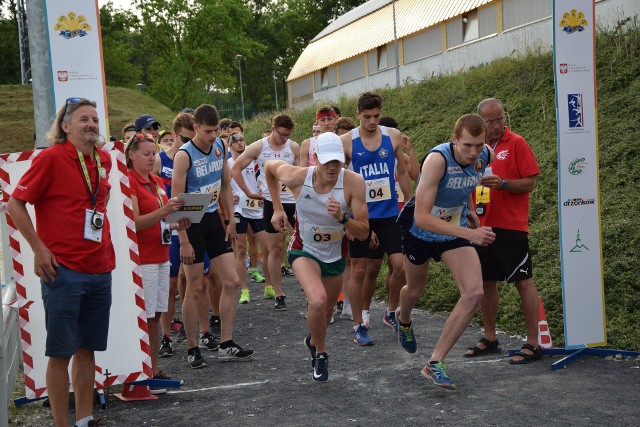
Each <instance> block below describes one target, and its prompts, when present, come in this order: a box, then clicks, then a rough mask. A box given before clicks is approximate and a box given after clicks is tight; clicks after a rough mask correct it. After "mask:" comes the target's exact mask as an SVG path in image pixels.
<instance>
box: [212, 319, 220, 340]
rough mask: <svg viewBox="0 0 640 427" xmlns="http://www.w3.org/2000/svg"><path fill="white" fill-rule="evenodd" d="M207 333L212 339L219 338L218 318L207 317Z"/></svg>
mask: <svg viewBox="0 0 640 427" xmlns="http://www.w3.org/2000/svg"><path fill="white" fill-rule="evenodd" d="M209 332H211V335H212V336H213V337H214V338H218V339H219V338H220V316H213V315H212V316H211V317H209Z"/></svg>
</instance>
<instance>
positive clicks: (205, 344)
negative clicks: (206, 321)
mask: <svg viewBox="0 0 640 427" xmlns="http://www.w3.org/2000/svg"><path fill="white" fill-rule="evenodd" d="M198 347H200V348H202V349H205V350H209V351H216V350H217V349H218V347H220V343H219V342H218V341H217V340H216V339H215V338H214V337H213V336H212V335H211V334H210V333H209V332H204V333H201V334H200V340H199V341H198Z"/></svg>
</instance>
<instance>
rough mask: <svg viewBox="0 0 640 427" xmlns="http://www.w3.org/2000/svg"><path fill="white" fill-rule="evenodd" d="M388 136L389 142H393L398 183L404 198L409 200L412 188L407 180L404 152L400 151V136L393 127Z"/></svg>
mask: <svg viewBox="0 0 640 427" xmlns="http://www.w3.org/2000/svg"><path fill="white" fill-rule="evenodd" d="M389 136H390V137H391V142H392V143H393V152H394V153H395V155H396V160H397V162H396V163H397V172H398V183H399V184H400V189H401V190H402V194H404V199H405V200H409V199H410V198H411V197H412V196H413V189H412V188H411V183H410V182H409V175H408V174H407V165H406V163H405V161H404V156H403V154H404V153H403V152H402V136H401V134H400V131H399V130H397V129H393V128H391V129H389ZM391 191H393V188H392V189H391Z"/></svg>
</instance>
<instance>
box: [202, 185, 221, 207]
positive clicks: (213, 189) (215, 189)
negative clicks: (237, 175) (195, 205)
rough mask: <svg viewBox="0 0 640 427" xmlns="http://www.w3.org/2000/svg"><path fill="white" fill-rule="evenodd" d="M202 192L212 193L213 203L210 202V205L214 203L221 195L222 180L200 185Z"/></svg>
mask: <svg viewBox="0 0 640 427" xmlns="http://www.w3.org/2000/svg"><path fill="white" fill-rule="evenodd" d="M200 193H203V194H211V203H209V206H211V205H213V204H214V203H215V202H217V201H218V198H219V197H220V181H217V182H214V183H213V184H209V185H205V186H203V187H200Z"/></svg>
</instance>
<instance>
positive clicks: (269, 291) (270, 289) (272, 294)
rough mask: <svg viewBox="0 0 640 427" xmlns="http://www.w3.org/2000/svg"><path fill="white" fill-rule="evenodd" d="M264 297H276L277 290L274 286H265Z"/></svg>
mask: <svg viewBox="0 0 640 427" xmlns="http://www.w3.org/2000/svg"><path fill="white" fill-rule="evenodd" d="M264 297H265V298H266V299H274V298H275V297H276V290H275V289H273V286H271V285H269V286H265V287H264Z"/></svg>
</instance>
